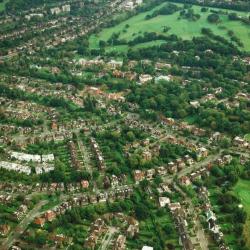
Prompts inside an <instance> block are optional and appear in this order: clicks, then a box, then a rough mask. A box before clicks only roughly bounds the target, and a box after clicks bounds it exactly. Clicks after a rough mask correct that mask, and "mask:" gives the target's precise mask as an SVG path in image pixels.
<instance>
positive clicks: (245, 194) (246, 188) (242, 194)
mask: <svg viewBox="0 0 250 250" xmlns="http://www.w3.org/2000/svg"><path fill="white" fill-rule="evenodd" d="M234 192H235V194H236V195H237V197H239V198H240V200H241V203H242V205H243V206H244V209H245V211H246V212H247V215H248V218H247V221H246V224H245V226H244V235H245V238H246V241H247V246H248V248H250V181H249V180H239V181H238V183H237V184H236V186H235V187H234Z"/></svg>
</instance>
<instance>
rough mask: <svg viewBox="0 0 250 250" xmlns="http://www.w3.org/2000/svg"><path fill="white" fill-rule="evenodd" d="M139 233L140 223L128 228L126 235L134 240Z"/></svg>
mask: <svg viewBox="0 0 250 250" xmlns="http://www.w3.org/2000/svg"><path fill="white" fill-rule="evenodd" d="M138 233H139V223H136V224H134V225H133V224H130V225H129V226H128V228H127V231H126V234H127V236H128V237H131V238H133V237H134V236H135V235H136V234H138Z"/></svg>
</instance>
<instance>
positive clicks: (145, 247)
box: [141, 246, 154, 250]
mask: <svg viewBox="0 0 250 250" xmlns="http://www.w3.org/2000/svg"><path fill="white" fill-rule="evenodd" d="M141 250H154V248H153V247H149V246H143V247H142V249H141Z"/></svg>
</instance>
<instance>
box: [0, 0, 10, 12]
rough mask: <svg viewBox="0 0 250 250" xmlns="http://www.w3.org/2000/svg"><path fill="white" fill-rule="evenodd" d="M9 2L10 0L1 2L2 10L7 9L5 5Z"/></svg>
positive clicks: (0, 8)
mask: <svg viewBox="0 0 250 250" xmlns="http://www.w3.org/2000/svg"><path fill="white" fill-rule="evenodd" d="M8 2H9V0H3V2H0V12H2V11H4V10H5V5H6V3H8Z"/></svg>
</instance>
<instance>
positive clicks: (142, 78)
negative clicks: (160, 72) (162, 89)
mask: <svg viewBox="0 0 250 250" xmlns="http://www.w3.org/2000/svg"><path fill="white" fill-rule="evenodd" d="M152 80H153V77H152V76H151V75H147V74H144V75H140V76H139V81H140V82H139V83H140V84H145V83H147V82H149V81H152Z"/></svg>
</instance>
